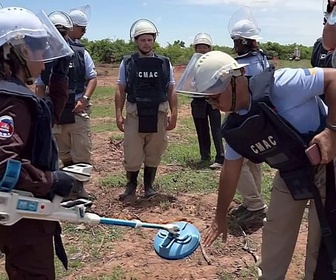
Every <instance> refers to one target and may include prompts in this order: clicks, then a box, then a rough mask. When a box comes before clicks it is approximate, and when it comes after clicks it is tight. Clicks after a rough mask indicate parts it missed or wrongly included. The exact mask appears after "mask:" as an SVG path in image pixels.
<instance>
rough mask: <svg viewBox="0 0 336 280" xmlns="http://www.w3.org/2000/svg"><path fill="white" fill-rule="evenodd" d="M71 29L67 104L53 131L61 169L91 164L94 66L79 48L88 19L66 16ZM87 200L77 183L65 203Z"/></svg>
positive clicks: (74, 12) (74, 13) (74, 14)
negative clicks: (70, 59)
mask: <svg viewBox="0 0 336 280" xmlns="http://www.w3.org/2000/svg"><path fill="white" fill-rule="evenodd" d="M69 17H70V19H71V20H72V24H73V27H72V28H70V29H69V30H68V31H67V41H68V43H69V45H70V47H71V48H72V50H73V51H74V58H73V60H72V62H70V65H69V72H68V79H69V86H68V88H69V89H68V93H69V99H68V103H67V105H66V107H65V110H64V111H63V114H62V117H61V120H60V122H59V123H58V124H57V125H56V126H55V127H54V135H55V138H56V141H57V146H58V149H59V157H60V159H61V161H62V163H63V167H66V166H69V165H72V164H75V163H89V164H90V163H91V155H92V143H91V128H90V127H91V126H90V114H91V102H90V100H91V97H92V95H93V93H94V90H95V89H96V86H97V72H96V70H95V65H94V62H93V60H92V58H91V56H90V54H89V52H88V51H87V50H86V49H85V46H84V45H83V44H81V42H80V39H81V38H82V37H83V35H84V34H85V31H86V26H87V25H88V16H87V15H86V14H85V13H84V12H83V11H82V10H78V9H74V10H72V11H70V12H69ZM77 198H85V199H89V198H90V196H89V194H88V193H87V192H86V190H85V188H84V185H83V182H78V183H77V184H76V186H75V188H74V189H73V190H72V192H71V194H70V195H69V196H68V197H66V198H65V200H75V199H77Z"/></svg>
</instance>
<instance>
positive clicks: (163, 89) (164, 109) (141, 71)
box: [115, 19, 177, 200]
mask: <svg viewBox="0 0 336 280" xmlns="http://www.w3.org/2000/svg"><path fill="white" fill-rule="evenodd" d="M130 35H131V38H132V39H133V40H134V42H135V44H136V47H137V49H138V51H137V52H136V53H134V54H132V55H130V56H126V57H125V58H124V59H123V61H122V62H121V64H120V68H119V77H118V87H117V89H116V94H115V110H116V122H117V126H118V128H119V129H120V130H121V131H123V132H124V133H125V134H124V162H123V163H124V167H125V170H126V177H127V184H126V189H125V192H124V193H122V194H121V195H120V196H119V198H120V200H124V199H126V198H128V197H132V196H134V195H135V192H136V188H137V185H138V182H137V178H138V174H139V170H140V168H141V165H142V164H143V163H144V176H143V178H144V189H145V193H144V195H145V197H150V196H153V195H154V194H155V193H156V192H155V190H154V188H153V183H154V179H155V176H156V171H157V167H158V166H159V164H160V161H161V156H162V155H163V153H164V152H165V150H166V148H167V143H168V139H167V131H168V130H172V129H174V128H175V126H176V120H177V98H176V94H175V92H174V84H175V81H174V77H173V70H172V66H171V63H170V61H169V59H168V58H167V57H164V56H161V55H157V54H155V53H154V52H153V47H154V43H155V39H156V37H157V35H158V30H157V28H156V26H155V25H154V24H153V23H152V22H151V21H149V20H145V19H140V20H138V21H136V22H135V23H134V24H133V25H132V27H131V30H130ZM125 102H126V117H125V118H124V117H123V109H124V106H125ZM169 109H170V110H169ZM169 111H170V115H169V116H168V112H169Z"/></svg>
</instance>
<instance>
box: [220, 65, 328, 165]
mask: <svg viewBox="0 0 336 280" xmlns="http://www.w3.org/2000/svg"><path fill="white" fill-rule="evenodd" d="M323 90H324V73H323V69H321V68H310V69H302V68H298V69H292V68H283V69H279V70H277V71H275V73H274V85H273V87H272V90H271V93H270V99H271V101H272V103H273V105H274V106H275V107H276V109H277V112H278V114H279V115H280V116H282V117H283V118H285V119H286V120H287V121H288V122H289V123H290V124H292V125H293V126H294V127H295V128H296V129H297V130H298V131H299V132H300V133H308V132H310V131H316V130H317V129H318V127H319V126H320V122H321V120H320V108H321V107H322V108H324V109H325V112H323V113H324V114H326V113H327V107H326V105H325V104H324V103H323V102H322V100H321V99H320V98H319V97H318V96H319V95H321V94H323ZM321 105H322V106H321ZM237 113H238V114H245V113H246V110H241V111H238V112H237ZM240 157H241V155H240V154H238V153H237V152H236V151H235V150H233V149H232V148H231V147H230V146H229V145H228V144H226V149H225V158H226V159H228V160H236V159H238V158H240Z"/></svg>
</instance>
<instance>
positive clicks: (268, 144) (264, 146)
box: [250, 135, 277, 154]
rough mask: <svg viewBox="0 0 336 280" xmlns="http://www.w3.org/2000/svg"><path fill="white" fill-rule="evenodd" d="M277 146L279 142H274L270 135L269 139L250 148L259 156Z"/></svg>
mask: <svg viewBox="0 0 336 280" xmlns="http://www.w3.org/2000/svg"><path fill="white" fill-rule="evenodd" d="M276 145H277V142H276V141H275V140H274V138H273V136H272V135H270V136H268V137H267V139H263V140H261V141H260V142H257V143H255V144H254V145H251V146H250V148H251V150H252V151H253V152H254V153H255V154H259V153H261V152H264V151H266V150H269V149H272V148H273V147H275V146H276Z"/></svg>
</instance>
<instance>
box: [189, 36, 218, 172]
mask: <svg viewBox="0 0 336 280" xmlns="http://www.w3.org/2000/svg"><path fill="white" fill-rule="evenodd" d="M193 46H194V49H195V52H196V53H201V54H204V53H207V52H209V51H211V49H212V38H211V37H210V35H209V34H207V33H204V32H202V33H198V34H197V35H196V36H195V38H194V41H193ZM191 114H192V117H193V120H194V124H195V128H196V132H197V139H198V145H199V150H200V155H201V161H200V163H201V164H204V163H207V162H209V161H210V160H211V138H210V129H211V135H212V140H213V143H214V146H215V149H216V156H215V161H214V163H213V164H211V165H210V168H212V169H218V168H221V166H222V164H223V162H224V147H223V140H222V136H221V134H220V126H221V113H220V111H219V110H218V109H213V108H212V107H211V105H210V104H209V103H208V102H207V101H206V99H205V98H202V97H201V98H200V97H198V98H193V100H192V101H191ZM209 124H210V125H209Z"/></svg>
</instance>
